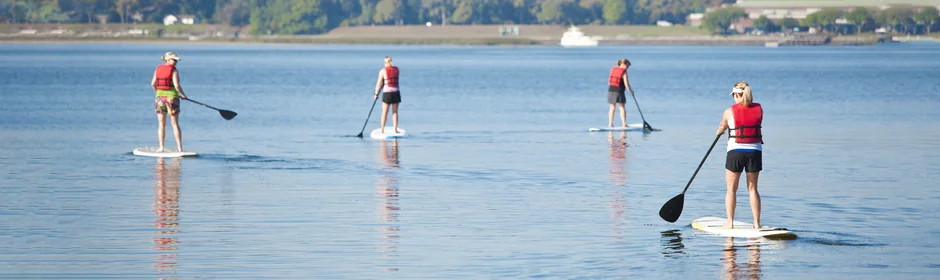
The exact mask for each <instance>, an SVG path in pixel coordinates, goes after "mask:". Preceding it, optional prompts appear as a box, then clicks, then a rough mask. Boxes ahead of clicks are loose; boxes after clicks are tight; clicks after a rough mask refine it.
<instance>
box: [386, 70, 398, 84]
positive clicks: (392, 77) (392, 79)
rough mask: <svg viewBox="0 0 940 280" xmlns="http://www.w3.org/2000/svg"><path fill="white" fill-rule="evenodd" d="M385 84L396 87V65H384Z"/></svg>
mask: <svg viewBox="0 0 940 280" xmlns="http://www.w3.org/2000/svg"><path fill="white" fill-rule="evenodd" d="M385 86H386V87H393V88H398V67H397V66H386V67H385Z"/></svg>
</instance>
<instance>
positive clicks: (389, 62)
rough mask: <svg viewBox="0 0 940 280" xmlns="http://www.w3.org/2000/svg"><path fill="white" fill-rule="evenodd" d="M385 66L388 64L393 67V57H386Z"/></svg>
mask: <svg viewBox="0 0 940 280" xmlns="http://www.w3.org/2000/svg"><path fill="white" fill-rule="evenodd" d="M385 64H387V65H388V66H392V57H391V56H386V57H385Z"/></svg>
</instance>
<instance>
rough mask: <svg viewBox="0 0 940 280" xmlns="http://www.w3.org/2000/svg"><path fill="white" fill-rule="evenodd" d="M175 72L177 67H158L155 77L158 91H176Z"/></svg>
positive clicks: (164, 65) (166, 65)
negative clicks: (174, 83)
mask: <svg viewBox="0 0 940 280" xmlns="http://www.w3.org/2000/svg"><path fill="white" fill-rule="evenodd" d="M175 70H176V67H175V66H173V65H169V64H163V65H160V66H157V70H156V72H155V73H154V75H155V76H157V89H158V90H171V89H176V87H175V86H173V71H175Z"/></svg>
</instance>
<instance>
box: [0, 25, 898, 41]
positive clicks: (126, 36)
mask: <svg viewBox="0 0 940 280" xmlns="http://www.w3.org/2000/svg"><path fill="white" fill-rule="evenodd" d="M501 27H504V26H503V25H448V26H432V27H428V26H423V25H420V26H419V25H407V26H388V25H383V26H355V27H340V28H337V29H334V30H332V31H330V32H329V33H326V34H322V35H245V33H244V32H242V31H240V30H243V28H241V29H240V28H235V27H229V26H214V25H188V26H183V25H172V26H162V25H148V26H135V25H126V24H105V25H94V24H89V25H67V26H66V25H29V26H26V25H19V26H12V25H0V31H3V32H0V44H6V43H34V44H35V43H48V44H74V43H154V44H159V43H229V44H265V43H275V44H367V45H489V46H560V41H561V37H562V34H564V32H565V31H566V30H567V29H568V26H564V25H520V26H518V28H519V29H518V30H519V33H518V34H515V36H511V35H510V36H500V35H501V34H500V33H499V31H500V28H501ZM578 27H579V28H580V29H582V31H584V33H585V34H586V35H587V36H590V37H593V38H595V39H597V41H598V45H601V46H604V45H661V46H668V45H753V46H764V45H773V46H791V45H801V46H817V45H818V46H827V45H874V44H878V43H883V42H891V40H886V39H885V37H880V36H877V35H874V34H864V35H860V36H854V35H852V36H828V35H823V34H790V35H787V36H783V35H782V34H771V35H762V36H757V35H730V36H716V35H710V34H708V33H707V32H705V31H703V30H701V29H699V28H696V27H691V26H670V27H659V26H635V25H584V26H578ZM132 30H136V31H137V35H131V31H132Z"/></svg>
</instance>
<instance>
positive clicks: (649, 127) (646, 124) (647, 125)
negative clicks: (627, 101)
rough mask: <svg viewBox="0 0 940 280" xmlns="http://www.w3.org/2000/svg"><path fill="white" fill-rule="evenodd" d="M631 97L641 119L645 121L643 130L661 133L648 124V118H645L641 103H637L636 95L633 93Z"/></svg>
mask: <svg viewBox="0 0 940 280" xmlns="http://www.w3.org/2000/svg"><path fill="white" fill-rule="evenodd" d="M630 96H633V104H636V110H637V111H639V112H640V118H641V119H643V128H645V129H647V130H651V131H659V129H655V128H653V127H652V126H650V124H649V123H648V122H646V118H644V117H643V111H642V110H640V103H637V102H636V95H634V94H632V93H631V94H630Z"/></svg>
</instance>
